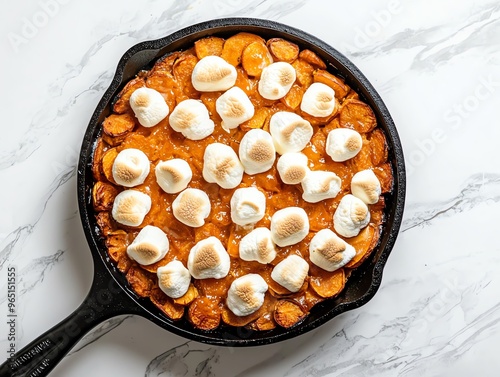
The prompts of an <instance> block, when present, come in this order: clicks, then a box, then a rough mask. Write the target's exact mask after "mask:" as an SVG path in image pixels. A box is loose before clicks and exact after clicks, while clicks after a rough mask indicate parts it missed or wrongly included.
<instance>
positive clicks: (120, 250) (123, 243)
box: [106, 229, 128, 263]
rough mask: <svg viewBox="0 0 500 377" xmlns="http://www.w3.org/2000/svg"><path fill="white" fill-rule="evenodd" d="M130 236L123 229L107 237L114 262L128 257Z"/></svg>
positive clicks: (107, 243) (107, 244) (107, 245)
mask: <svg viewBox="0 0 500 377" xmlns="http://www.w3.org/2000/svg"><path fill="white" fill-rule="evenodd" d="M127 246H128V235H127V232H125V231H124V230H122V229H118V230H115V231H113V232H111V233H109V234H108V236H107V237H106V247H107V248H108V254H109V257H110V258H111V260H112V261H113V262H116V263H117V262H118V261H119V260H120V259H121V258H123V257H124V256H125V257H127V258H128V256H127Z"/></svg>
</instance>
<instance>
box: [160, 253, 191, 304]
mask: <svg viewBox="0 0 500 377" xmlns="http://www.w3.org/2000/svg"><path fill="white" fill-rule="evenodd" d="M156 275H157V276H158V286H159V287H160V289H161V290H162V291H163V293H165V294H166V295H167V296H168V297H172V298H179V297H182V296H184V294H185V293H186V292H187V291H188V289H189V284H190V283H191V274H190V273H189V270H188V269H187V268H186V267H184V265H183V264H182V262H180V261H178V260H174V261H172V262H170V263H168V264H167V265H166V266H161V267H158V270H156Z"/></svg>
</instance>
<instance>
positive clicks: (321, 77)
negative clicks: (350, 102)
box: [313, 69, 349, 99]
mask: <svg viewBox="0 0 500 377" xmlns="http://www.w3.org/2000/svg"><path fill="white" fill-rule="evenodd" d="M313 80H314V82H320V83H322V84H325V85H328V86H329V87H330V88H332V89H333V91H334V92H335V97H337V98H338V99H342V98H344V97H345V96H346V95H347V93H348V92H349V87H348V86H347V85H346V84H345V83H344V81H343V80H342V79H340V78H338V77H337V76H334V75H332V74H331V73H330V72H328V71H325V70H324V69H317V70H316V71H314V73H313Z"/></svg>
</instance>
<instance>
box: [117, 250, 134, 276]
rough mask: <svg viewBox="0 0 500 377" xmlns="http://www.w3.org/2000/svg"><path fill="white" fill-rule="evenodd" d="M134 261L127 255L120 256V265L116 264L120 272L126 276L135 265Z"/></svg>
mask: <svg viewBox="0 0 500 377" xmlns="http://www.w3.org/2000/svg"><path fill="white" fill-rule="evenodd" d="M133 263H134V262H133V261H132V259H130V258H129V257H128V255H127V254H123V255H122V256H120V259H118V263H117V264H116V267H117V268H118V270H119V271H121V272H122V273H123V274H126V273H127V272H128V270H129V269H130V267H132V265H133Z"/></svg>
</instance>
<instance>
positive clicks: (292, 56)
mask: <svg viewBox="0 0 500 377" xmlns="http://www.w3.org/2000/svg"><path fill="white" fill-rule="evenodd" d="M267 47H268V48H269V51H271V54H272V56H273V58H274V60H276V61H280V62H287V63H293V62H294V61H295V60H297V58H298V57H299V46H297V45H296V44H295V43H292V42H289V41H286V40H284V39H281V38H272V39H269V40H268V41H267Z"/></svg>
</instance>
